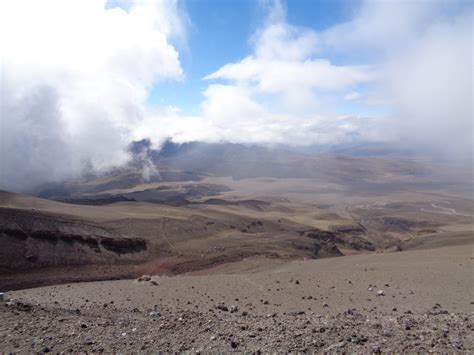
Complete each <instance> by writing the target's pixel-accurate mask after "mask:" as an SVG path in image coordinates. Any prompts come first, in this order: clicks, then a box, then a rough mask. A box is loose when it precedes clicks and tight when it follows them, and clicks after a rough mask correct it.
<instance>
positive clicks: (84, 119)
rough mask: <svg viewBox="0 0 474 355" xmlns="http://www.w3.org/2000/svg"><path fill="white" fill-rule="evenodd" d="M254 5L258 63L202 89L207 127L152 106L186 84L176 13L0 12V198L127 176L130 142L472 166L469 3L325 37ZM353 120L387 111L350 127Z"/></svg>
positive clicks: (235, 66)
mask: <svg viewBox="0 0 474 355" xmlns="http://www.w3.org/2000/svg"><path fill="white" fill-rule="evenodd" d="M262 4H263V6H264V7H266V10H267V14H268V15H267V18H266V19H265V21H264V22H263V23H262V25H261V27H260V28H259V29H258V30H257V31H256V32H255V34H254V35H253V36H252V38H250V39H249V41H250V43H251V44H252V51H251V53H248V54H247V55H245V54H244V55H243V56H242V58H241V59H239V58H236V62H234V63H227V64H224V65H223V66H222V67H221V68H216V71H215V72H213V73H210V74H209V75H207V76H206V77H205V78H203V80H204V81H205V82H207V83H208V86H207V89H205V91H204V92H203V101H202V103H201V110H200V113H199V115H196V116H187V115H184V114H182V113H181V112H180V110H179V108H175V107H153V108H152V107H149V106H147V105H146V101H147V97H148V94H149V92H150V90H151V88H152V87H153V85H154V84H155V83H156V82H158V81H162V80H178V81H183V85H186V82H185V73H184V71H183V68H182V65H181V62H180V59H179V54H178V51H177V49H176V48H175V46H174V45H173V43H174V41H176V40H183V39H185V37H186V19H187V15H186V14H185V13H184V12H183V11H184V10H183V8H182V7H181V6H180V3H179V2H178V1H177V0H175V1H173V0H163V1H133V2H130V3H128V4H127V7H126V9H122V8H119V7H114V6H112V5H113V4H108V3H106V2H105V1H93V0H85V1H71V2H69V1H68V2H64V1H61V0H45V1H26V0H18V1H13V0H12V1H8V0H7V1H3V2H1V4H0V26H1V31H0V55H1V59H2V61H1V85H0V90H1V91H0V98H1V100H0V113H1V115H0V189H9V190H17V191H21V190H24V189H25V188H28V187H31V186H34V185H36V184H38V183H43V182H47V181H57V180H62V179H69V178H74V177H78V176H81V174H84V173H85V172H89V171H104V170H106V169H109V168H110V167H113V166H119V165H123V164H125V163H127V162H128V161H129V160H130V153H129V151H128V146H129V144H130V142H132V141H134V140H139V139H144V138H150V139H151V142H152V143H151V144H152V147H153V148H155V149H156V148H157V147H159V146H160V144H161V143H162V142H163V141H164V140H165V139H167V138H168V137H171V138H172V139H173V140H174V141H175V142H189V141H196V140H199V141H206V142H219V141H230V142H234V143H255V144H269V145H279V144H281V145H290V146H291V145H295V146H297V145H299V146H305V145H306V146H309V145H316V146H331V145H340V144H350V143H354V142H359V143H364V142H392V143H391V144H393V142H395V143H397V144H399V145H401V146H405V147H407V146H408V147H410V148H411V149H415V150H416V149H419V150H420V151H424V152H426V151H429V152H432V154H433V155H435V156H443V157H450V158H452V157H456V158H460V159H466V158H468V159H469V158H471V157H472V140H473V127H472V113H473V112H472V97H473V96H472V68H471V65H472V20H473V10H472V5H471V4H469V3H468V2H467V3H466V2H462V1H460V2H456V1H453V2H445V1H419V2H372V1H364V2H362V3H361V4H360V6H358V7H356V8H355V9H354V12H353V14H352V15H351V17H350V19H348V20H347V21H346V22H344V23H340V24H335V25H333V26H332V27H330V28H327V29H325V30H322V31H315V30H313V29H310V28H301V27H298V26H295V25H293V24H290V23H288V21H287V18H286V9H285V4H284V3H282V2H279V1H274V2H262ZM191 21H192V18H191ZM350 58H358V60H357V61H355V60H353V61H352V62H351V59H350ZM335 59H339V60H335ZM336 62H337V63H336ZM351 105H352V106H351ZM354 105H356V106H354ZM354 107H358V110H359V111H360V108H361V107H362V108H364V107H365V108H371V107H378V108H382V109H381V110H378V111H377V110H376V111H375V112H381V113H378V114H377V113H375V114H360V112H359V111H358V110H357V109H356V110H355V112H354V114H348V113H347V111H348V110H349V111H350V109H351V108H354ZM342 108H344V109H342ZM368 111H370V110H368ZM152 168H153V167H150V169H152Z"/></svg>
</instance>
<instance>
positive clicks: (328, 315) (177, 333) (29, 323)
mask: <svg viewBox="0 0 474 355" xmlns="http://www.w3.org/2000/svg"><path fill="white" fill-rule="evenodd" d="M471 252H472V246H457V247H446V248H438V249H431V250H419V251H410V252H399V253H389V254H366V255H355V256H347V257H339V258H328V259H321V260H312V261H302V262H291V263H286V264H283V265H280V266H276V267H272V268H270V269H266V270H260V271H257V272H242V271H241V272H238V273H234V271H235V269H233V271H232V272H233V273H232V274H228V273H226V272H228V271H229V270H227V271H226V270H223V269H221V270H220V271H219V273H217V274H212V275H200V276H180V277H158V276H152V277H150V276H143V277H141V278H140V279H135V280H116V281H103V282H88V283H76V284H67V285H56V286H48V287H42V288H33V289H26V290H21V291H12V292H7V293H6V295H5V299H4V300H3V301H0V350H1V351H3V352H22V353H30V352H54V353H60V352H132V351H168V352H171V351H173V352H175V351H176V352H193V353H196V352H216V351H224V352H229V351H239V352H257V351H283V352H305V351H306V352H312V351H316V352H344V353H353V352H358V353H371V352H374V353H379V352H382V353H389V352H397V353H406V352H435V353H441V352H451V353H453V352H460V353H472V352H473V351H474V337H473V334H474V332H473V331H474V313H473V308H474V298H473V294H472V275H473V273H472V271H473V259H474V258H473V257H472V256H471ZM251 262H253V263H255V262H259V261H258V260H257V261H255V260H254V261H249V262H248V263H249V264H246V265H243V264H239V265H234V268H238V267H240V268H243V267H248V266H249V265H250V264H251ZM241 270H242V269H241Z"/></svg>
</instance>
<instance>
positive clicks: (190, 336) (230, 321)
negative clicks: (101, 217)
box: [0, 302, 474, 353]
mask: <svg viewBox="0 0 474 355" xmlns="http://www.w3.org/2000/svg"><path fill="white" fill-rule="evenodd" d="M220 308H221V309H218V308H216V309H215V310H212V309H211V310H206V311H203V312H201V311H188V310H171V309H168V308H163V307H159V308H156V309H139V308H136V309H133V310H132V311H125V310H122V309H117V308H116V307H114V305H113V304H110V303H109V304H107V303H104V304H103V305H102V306H101V307H100V306H98V305H93V306H91V307H87V308H83V309H76V310H68V309H62V308H52V307H41V305H31V304H26V303H21V302H8V303H4V304H3V305H2V307H1V311H0V324H1V325H0V346H1V349H2V350H3V351H5V352H44V353H46V352H55V353H56V352H78V351H79V352H110V351H114V352H115V351H120V352H123V351H126V352H129V351H139V350H141V351H158V350H160V351H180V352H181V351H186V352H207V351H252V352H255V351H284V352H293V351H298V352H299V351H324V352H326V351H333V352H364V353H367V352H373V353H380V352H384V353H385V352H419V351H421V352H437V353H438V352H446V351H448V352H465V351H469V350H471V351H472V350H473V349H474V348H473V343H472V340H473V339H472V331H473V330H474V322H473V321H474V317H473V315H472V314H471V315H468V314H465V313H457V314H452V313H451V314H450V313H448V312H447V311H445V310H443V308H442V307H441V306H438V305H435V306H434V307H433V308H432V310H430V311H429V312H427V313H425V314H412V313H410V312H404V313H401V312H400V314H398V315H396V316H394V315H384V314H381V313H377V312H374V313H367V312H359V311H358V310H357V309H348V310H347V311H346V312H343V313H340V314H337V315H334V316H323V315H319V314H316V313H314V312H305V311H303V310H295V311H293V312H289V313H284V314H277V313H272V314H268V315H266V316H260V315H254V314H251V313H249V312H247V311H240V310H239V309H238V307H234V308H228V307H227V306H222V307H220Z"/></svg>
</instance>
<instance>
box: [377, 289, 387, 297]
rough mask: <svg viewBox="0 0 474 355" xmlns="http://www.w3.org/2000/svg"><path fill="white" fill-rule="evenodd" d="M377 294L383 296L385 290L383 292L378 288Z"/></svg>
mask: <svg viewBox="0 0 474 355" xmlns="http://www.w3.org/2000/svg"><path fill="white" fill-rule="evenodd" d="M377 296H385V292H383V290H378V291H377Z"/></svg>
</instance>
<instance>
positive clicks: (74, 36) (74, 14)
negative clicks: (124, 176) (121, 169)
mask: <svg viewBox="0 0 474 355" xmlns="http://www.w3.org/2000/svg"><path fill="white" fill-rule="evenodd" d="M0 26H1V30H0V54H1V58H2V62H1V71H2V82H1V92H0V95H1V100H0V106H1V107H0V108H1V113H2V114H1V117H0V130H1V132H0V188H9V189H19V188H22V187H24V186H26V185H30V186H31V184H35V183H41V182H44V181H50V180H57V179H62V178H70V177H74V176H77V175H78V174H80V172H81V171H82V170H83V168H84V166H90V167H92V168H94V169H99V170H100V169H105V168H108V167H110V166H113V165H116V164H121V163H123V162H125V161H126V160H127V159H128V154H127V153H126V148H127V145H128V144H129V143H130V141H131V138H132V135H133V131H134V129H135V126H136V125H138V124H139V123H140V122H141V121H142V120H143V114H144V102H145V100H146V97H147V91H148V89H149V88H150V87H151V85H152V84H153V83H154V82H156V81H157V80H163V79H177V80H179V79H180V78H181V77H182V75H183V71H182V68H181V65H180V61H179V56H178V52H177V51H176V50H175V48H174V47H173V45H172V44H171V43H170V40H169V38H170V37H172V36H177V37H181V38H182V37H183V36H184V24H180V21H179V14H178V12H177V3H176V1H172V0H170V1H157V2H156V1H154V2H152V1H136V2H133V3H131V4H130V7H129V9H128V10H127V11H125V10H123V9H121V8H106V2H105V1H95V0H72V1H62V0H44V1H34V0H31V1H26V0H11V1H9V0H7V1H2V2H1V3H0ZM175 30H176V33H175Z"/></svg>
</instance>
